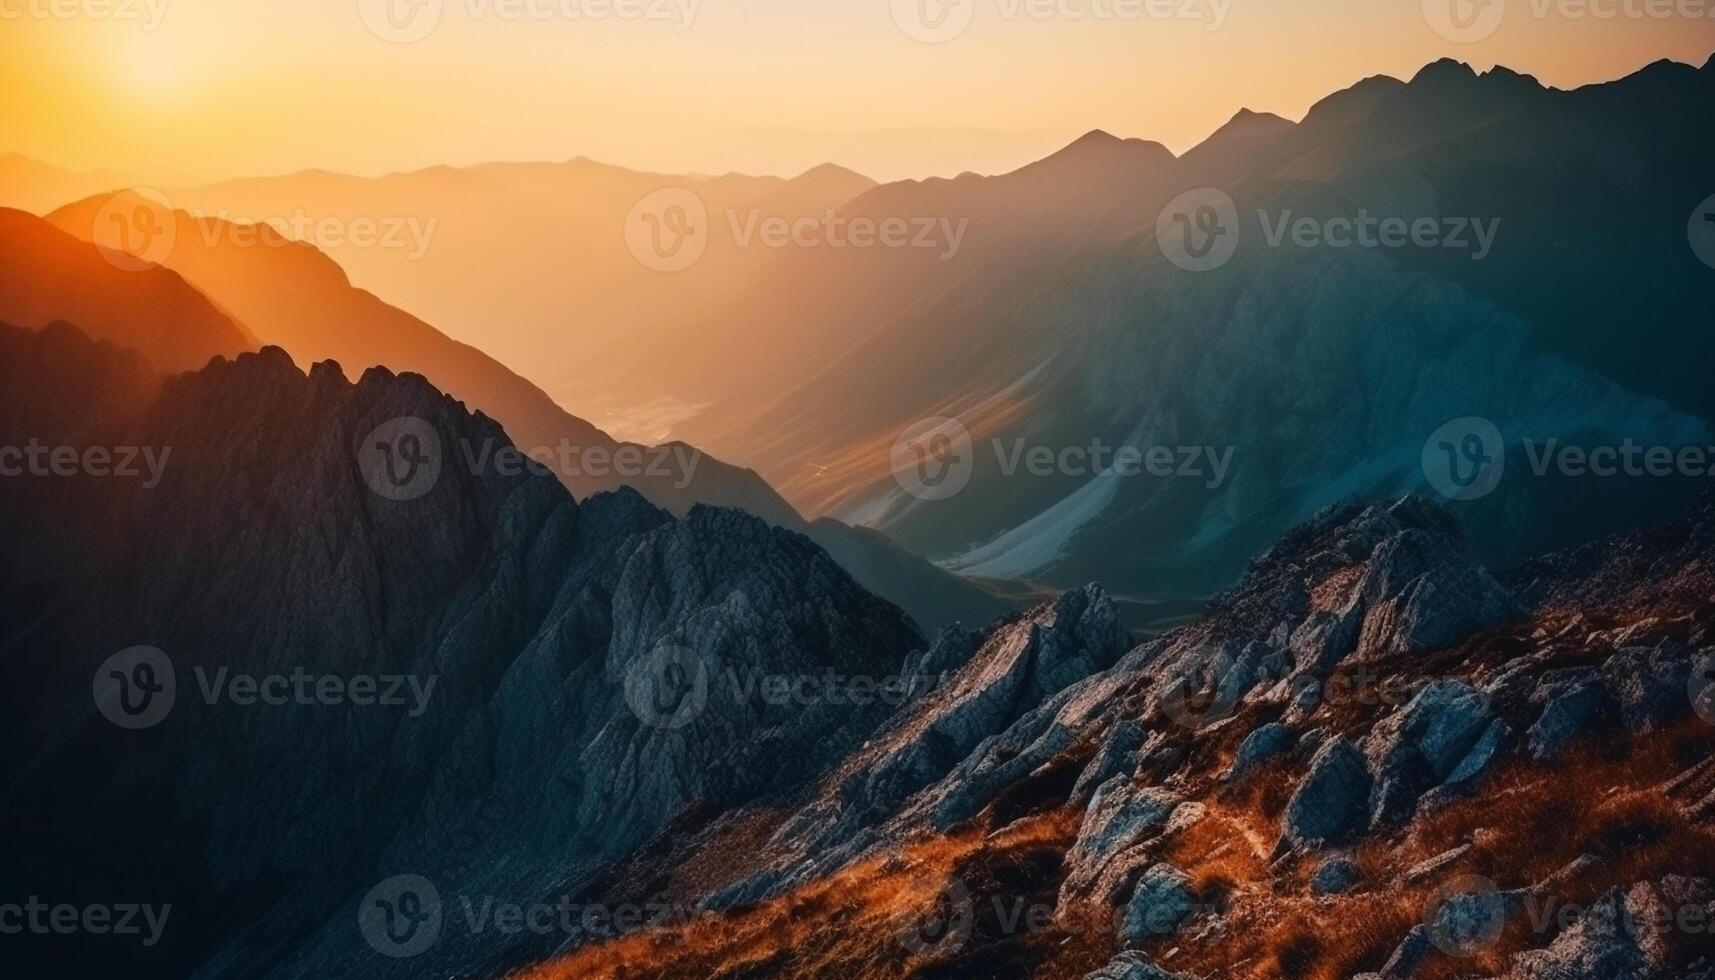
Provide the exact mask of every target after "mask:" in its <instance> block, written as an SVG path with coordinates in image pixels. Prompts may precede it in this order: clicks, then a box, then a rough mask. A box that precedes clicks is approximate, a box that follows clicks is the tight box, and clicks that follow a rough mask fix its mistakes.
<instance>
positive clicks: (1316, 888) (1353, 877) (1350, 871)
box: [1310, 854, 1364, 895]
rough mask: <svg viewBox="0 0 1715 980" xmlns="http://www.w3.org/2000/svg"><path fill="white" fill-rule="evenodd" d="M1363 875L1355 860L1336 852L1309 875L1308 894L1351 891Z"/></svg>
mask: <svg viewBox="0 0 1715 980" xmlns="http://www.w3.org/2000/svg"><path fill="white" fill-rule="evenodd" d="M1363 877H1364V873H1363V871H1362V870H1361V869H1360V868H1359V867H1358V863H1357V862H1356V861H1353V860H1352V859H1351V858H1349V857H1347V856H1345V855H1343V854H1336V855H1333V856H1332V857H1329V858H1325V859H1324V860H1323V861H1322V863H1321V864H1319V865H1317V866H1316V872H1315V874H1313V875H1311V876H1310V894H1312V895H1339V894H1341V893H1343V892H1348V891H1351V890H1352V888H1353V887H1355V886H1356V885H1357V883H1358V882H1359V881H1361V880H1363Z"/></svg>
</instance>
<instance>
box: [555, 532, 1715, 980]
mask: <svg viewBox="0 0 1715 980" xmlns="http://www.w3.org/2000/svg"><path fill="white" fill-rule="evenodd" d="M1712 547H1715V499H1710V500H1706V501H1705V502H1704V503H1703V504H1702V505H1701V506H1700V507H1698V508H1697V509H1696V510H1695V511H1694V512H1693V513H1691V514H1689V515H1688V516H1687V517H1685V518H1684V519H1682V520H1680V521H1678V522H1676V523H1673V524H1670V525H1667V526H1664V527H1661V528H1659V529H1656V530H1651V531H1644V532H1636V533H1632V534H1628V535H1623V536H1620V537H1617V538H1614V539H1611V540H1608V541H1606V542H1604V543H1603V544H1602V545H1601V546H1599V547H1592V548H1590V549H1588V550H1586V551H1582V552H1572V553H1562V554H1557V555H1552V556H1549V557H1546V558H1543V559H1541V560H1539V561H1536V562H1533V563H1530V564H1528V565H1526V566H1524V567H1522V568H1521V569H1519V570H1518V571H1517V572H1516V573H1514V574H1509V575H1507V576H1505V577H1503V578H1496V577H1495V576H1494V575H1492V574H1491V573H1490V572H1488V571H1487V570H1486V569H1485V568H1484V567H1483V566H1482V565H1481V564H1480V563H1479V562H1478V561H1476V560H1475V559H1474V558H1473V556H1472V554H1471V551H1470V549H1469V547H1468V546H1467V545H1466V543H1465V541H1464V539H1463V537H1462V535H1461V533H1460V531H1459V528H1458V525H1457V524H1456V523H1455V522H1454V521H1453V520H1452V518H1451V517H1450V516H1449V515H1447V514H1446V513H1445V512H1443V511H1442V510H1440V509H1439V508H1437V507H1435V506H1434V505H1431V504H1429V503H1427V502H1425V501H1423V500H1420V499H1416V498H1404V499H1401V500H1399V501H1397V502H1395V503H1392V504H1377V505H1372V506H1367V507H1360V506H1355V505H1348V506H1342V507H1339V508H1334V509H1330V510H1328V511H1326V512H1324V513H1322V514H1319V515H1317V517H1316V518H1315V519H1314V520H1312V521H1310V522H1308V523H1306V524H1304V525H1301V526H1300V527H1298V528H1296V529H1294V530H1293V531H1292V532H1291V533H1289V534H1288V535H1286V536H1285V537H1284V538H1283V539H1282V540H1281V541H1280V542H1279V543H1278V544H1277V545H1276V546H1275V547H1273V548H1272V549H1270V550H1269V551H1268V552H1267V553H1265V554H1264V555H1262V556H1260V557H1259V558H1258V559H1257V560H1256V561H1255V562H1254V563H1253V565H1252V567H1251V570H1250V572H1249V573H1248V575H1247V576H1246V578H1245V579H1244V581H1243V582H1242V583H1241V584H1240V585H1239V586H1237V587H1235V588H1234V589H1232V590H1230V591H1228V592H1225V593H1223V594H1221V595H1220V596H1219V597H1217V598H1216V599H1215V600H1214V601H1213V602H1212V603H1211V604H1210V606H1209V608H1208V610H1207V612H1206V614H1205V615H1204V616H1203V617H1202V618H1201V619H1199V620H1198V621H1197V622H1195V623H1193V624H1191V625H1189V626H1186V627H1184V628H1181V629H1179V630H1176V631H1174V632H1172V633H1169V634H1167V635H1165V636H1163V637H1161V638H1159V639H1156V640H1153V641H1150V642H1148V643H1146V644H1144V645H1142V646H1138V647H1136V648H1133V649H1130V650H1129V651H1128V652H1122V651H1124V647H1125V644H1124V643H1123V642H1116V639H1117V638H1114V637H1112V636H1111V635H1110V634H1109V633H1108V631H1107V630H1106V629H1105V628H1103V627H1102V626H1100V625H1099V624H1100V623H1101V622H1102V620H1103V618H1104V617H1103V614H1102V613H1101V612H1100V610H1101V608H1102V607H1103V605H1104V604H1105V600H1104V599H1103V598H1102V597H1101V594H1100V593H1099V591H1095V590H1090V591H1087V592H1082V593H1074V594H1071V595H1068V596H1067V597H1066V598H1065V599H1063V600H1062V601H1061V603H1060V604H1058V605H1057V606H1054V607H1045V608H1043V609H1041V610H1039V611H1037V612H1036V613H1033V614H1032V615H1031V616H1028V617H1025V618H1024V619H1021V620H1019V621H1017V622H1015V623H1011V624H1007V625H1003V626H1000V627H998V628H997V629H996V630H994V631H993V632H992V633H991V634H989V635H987V636H982V635H958V634H943V636H941V637H940V638H938V639H937V641H936V643H935V644H934V646H932V647H931V649H930V651H929V652H928V653H927V655H926V656H927V658H928V660H929V661H930V662H931V663H935V662H937V661H938V658H944V662H952V663H956V662H958V661H961V660H962V661H964V666H962V667H958V668H956V669H954V670H953V671H952V672H951V673H950V675H949V676H948V677H947V678H946V679H945V680H944V681H942V683H941V684H940V685H939V686H938V688H937V689H936V690H935V691H934V692H933V693H931V694H928V695H926V696H924V697H922V698H921V699H919V700H917V701H915V702H913V703H912V704H911V705H909V706H907V707H906V708H905V709H904V710H903V711H902V712H901V713H900V714H899V715H897V716H896V717H895V718H894V719H893V720H891V721H890V722H889V723H888V724H887V725H885V726H884V727H883V728H882V729H880V730H879V732H878V734H877V736H876V738H874V739H873V740H872V741H871V743H870V744H869V745H867V746H865V748H864V749H863V750H862V751H860V752H858V753H857V754H856V755H854V756H853V757H851V758H850V759H848V760H847V761H846V762H845V763H843V764H841V765H840V766H839V767H838V768H836V769H835V770H834V771H833V773H832V774H831V775H830V776H829V777H828V778H826V779H824V780H823V781H822V784H821V789H820V790H818V791H817V792H816V793H815V794H813V795H812V796H811V797H809V798H808V800H807V802H806V805H805V806H803V807H802V808H801V809H800V810H798V811H797V812H796V813H795V814H793V815H791V816H789V817H787V818H785V819H781V820H778V821H776V822H775V823H774V824H772V826H775V827H777V828H778V829H777V830H775V831H774V832H773V834H772V836H770V837H767V838H765V839H766V840H767V841H768V848H767V850H766V851H765V853H766V854H768V855H770V856H768V857H765V858H764V859H763V860H762V861H760V862H759V861H757V860H755V859H750V860H735V861H729V862H727V866H726V867H724V868H723V869H722V870H723V873H722V874H721V875H718V876H709V875H707V874H704V875H701V876H696V877H692V876H673V875H669V874H663V873H661V870H660V868H659V867H654V866H651V873H652V876H653V877H654V880H655V881H656V882H658V883H659V884H658V885H655V886H651V887H650V888H649V889H640V890H637V891H634V892H628V893H627V894H633V895H651V896H653V897H655V898H657V899H660V900H662V901H668V900H671V901H675V902H683V903H692V904H694V905H695V907H698V908H701V909H702V910H703V912H702V914H701V915H699V916H697V917H694V918H692V919H690V920H689V921H685V922H675V923H670V924H666V925H662V926H660V927H658V928H654V929H640V930H637V931H635V932H634V933H633V934H632V935H629V936H627V937H625V938H622V939H618V940H613V941H609V942H605V943H598V944H594V945H589V946H586V947H584V948H583V949H581V950H578V951H577V952H575V953H572V954H570V955H567V956H565V957H562V958H560V959H558V960H554V961H551V962H549V963H547V964H545V965H544V966H542V967H541V968H539V969H538V970H536V971H532V972H530V973H527V974H526V975H527V976H529V977H532V978H544V980H546V978H562V977H580V978H584V977H628V976H637V975H652V976H665V977H740V976H794V977H819V976H828V977H833V976H840V977H869V976H875V977H880V976H892V977H898V976H906V977H953V976H979V975H980V976H994V977H1055V978H1058V977H1067V978H1078V977H1084V978H1086V980H1207V978H1214V977H1220V978H1223V980H1232V978H1252V977H1255V978H1264V977H1290V978H1294V980H1298V978H1329V980H1334V978H1339V980H1348V978H1351V977H1354V976H1360V975H1361V976H1364V977H1366V978H1368V977H1379V978H1401V980H1403V978H1431V977H1433V978H1443V977H1455V976H1457V977H1476V976H1481V977H1506V978H1509V980H1527V978H1528V980H1546V978H1550V977H1552V978H1556V980H1596V978H1605V977H1616V976H1623V977H1628V978H1639V980H1641V978H1662V980H1666V978H1673V977H1699V978H1702V977H1707V976H1709V975H1711V973H1712V972H1715V960H1712V959H1711V956H1712V954H1715V949H1712V948H1711V946H1710V945H1709V943H1708V936H1707V928H1706V926H1704V925H1703V923H1706V922H1707V921H1708V916H1709V915H1710V913H1712V912H1715V884H1712V880H1715V823H1712V822H1711V821H1712V818H1715V771H1712V770H1711V768H1710V762H1709V757H1710V752H1711V750H1712V749H1715V727H1711V724H1712V722H1711V719H1715V713H1712V712H1711V705H1710V703H1709V700H1708V684H1707V683H1706V682H1702V681H1700V679H1701V678H1702V676H1703V673H1704V672H1706V671H1707V670H1708V669H1709V664H1710V663H1711V662H1712V660H1715V633H1712V632H1711V629H1712V627H1715V615H1712V611H1711V607H1710V597H1711V596H1712V595H1715V579H1712V578H1711V574H1710V569H1711V565H1710V560H1711V558H1712V557H1715V552H1712V551H1711V548H1712ZM1116 658H1117V659H1116ZM1037 679H1040V680H1037ZM741 832H742V833H744V834H747V835H748V834H754V832H755V831H754V830H752V829H748V828H746V827H745V826H744V824H743V823H742V821H734V822H733V823H732V824H731V825H728V826H726V827H719V826H717V827H715V828H712V829H710V830H708V831H705V832H704V835H703V836H702V837H701V838H699V839H698V840H697V841H696V843H695V844H694V845H685V847H686V853H695V852H696V851H697V850H698V849H700V848H717V849H718V848H719V847H721V846H722V843H723V841H724V840H726V839H729V838H730V836H731V835H736V834H739V833H741ZM639 900H641V898H639Z"/></svg>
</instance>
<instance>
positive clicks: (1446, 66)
mask: <svg viewBox="0 0 1715 980" xmlns="http://www.w3.org/2000/svg"><path fill="white" fill-rule="evenodd" d="M1476 77H1477V71H1476V69H1474V68H1472V67H1471V66H1470V65H1468V64H1466V63H1465V62H1463V61H1460V60H1458V59H1457V58H1441V59H1438V60H1436V61H1432V62H1430V63H1429V64H1427V65H1424V66H1423V68H1422V69H1421V70H1419V71H1418V73H1417V74H1416V75H1413V76H1412V77H1411V84H1413V85H1416V84H1417V83H1419V82H1428V81H1441V80H1446V79H1459V80H1465V79H1472V78H1476Z"/></svg>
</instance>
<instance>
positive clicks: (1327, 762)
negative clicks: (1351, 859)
mask: <svg viewBox="0 0 1715 980" xmlns="http://www.w3.org/2000/svg"><path fill="white" fill-rule="evenodd" d="M1369 798H1370V774H1369V770H1367V769H1366V768H1364V757H1363V756H1362V755H1361V754H1360V753H1359V752H1358V750H1357V748H1356V747H1354V746H1353V745H1352V743H1351V742H1349V741H1347V740H1346V739H1344V738H1339V737H1335V738H1332V739H1329V740H1328V741H1327V742H1326V743H1324V744H1323V746H1322V748H1320V749H1318V750H1317V752H1316V755H1315V757H1314V758H1312V759H1311V760H1310V771H1309V772H1308V773H1307V774H1306V775H1305V777H1304V781H1303V782H1302V783H1300V784H1299V786H1298V789H1297V790H1296V791H1295V792H1294V793H1293V794H1292V799H1291V800H1289V801H1288V802H1287V804H1286V817H1285V824H1284V826H1283V827H1282V828H1281V846H1282V847H1283V848H1316V847H1325V846H1329V845H1333V844H1339V843H1342V842H1344V841H1346V840H1347V839H1349V838H1350V837H1351V836H1352V835H1353V833H1354V832H1356V831H1357V830H1358V829H1359V828H1361V827H1362V826H1363V825H1364V820H1365V816H1366V814H1367V813H1368V808H1369Z"/></svg>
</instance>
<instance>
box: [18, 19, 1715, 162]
mask: <svg viewBox="0 0 1715 980" xmlns="http://www.w3.org/2000/svg"><path fill="white" fill-rule="evenodd" d="M947 2H948V3H949V4H950V5H944V0H700V2H699V0H242V2H241V0H0V120H4V126H3V127H0V152H6V151H15V152H20V153H23V154H25V155H27V156H31V157H35V158H37V159H40V160H44V161H46V162H49V163H53V164H56V165H59V166H65V167H71V168H75V169H94V168H101V167H115V168H120V169H121V170H125V171H129V172H137V171H141V172H144V173H150V174H160V173H163V172H166V173H185V174H194V175H197V176H201V177H205V178H209V179H216V178H224V177H230V176H239V175H253V174H270V173H281V172H286V171H291V170H296V169H301V168H308V167H321V168H325V169H331V170H342V171H348V172H355V173H381V172H385V171H388V170H397V169H411V168H416V167H423V166H430V165H434V164H439V163H450V164H463V163H474V162H479V161H484V160H497V159H565V158H569V157H573V156H580V155H582V156H590V157H594V158H596V159H600V160H604V161H607V162H612V163H619V164H624V165H629V166H635V167H639V168H647V169H659V170H673V171H678V170H693V171H701V172H721V171H727V170H734V169H737V170H745V171H750V172H777V173H795V172H797V171H800V170H803V169H805V168H807V167H808V166H810V165H813V164H814V163H817V162H820V161H822V160H829V159H831V160H833V161H835V162H840V163H845V164H847V165H850V166H853V167H855V168H856V169H859V170H864V171H865V172H868V173H870V174H871V176H875V177H878V178H882V179H894V178H899V177H906V176H923V175H927V174H932V173H940V174H953V173H957V172H959V171H961V170H966V169H971V170H978V171H993V170H999V169H1004V168H1006V167H1009V166H1013V165H1017V164H1019V163H1022V162H1024V161H1026V160H1028V159H1030V158H1033V157H1036V156H1040V155H1042V153H1043V152H1046V151H1047V150H1049V149H1051V148H1053V147H1054V146H1056V145H1058V144H1060V143H1064V142H1066V141H1067V140H1069V139H1070V138H1072V137H1074V136H1076V135H1077V134H1079V133H1082V132H1084V131H1087V130H1089V129H1094V128H1102V129H1106V130H1109V131H1110V132H1114V133H1116V134H1119V135H1123V136H1141V137H1145V138H1148V139H1155V140H1159V141H1161V142H1163V143H1165V144H1167V146H1168V147H1169V148H1171V149H1173V150H1175V151H1180V150H1183V149H1185V148H1187V147H1189V146H1191V145H1193V144H1195V142H1196V141H1198V140H1199V139H1201V138H1202V137H1204V136H1206V135H1207V134H1208V133H1209V132H1210V131H1211V130H1212V129H1214V128H1215V127H1216V126H1218V125H1220V124H1221V123H1222V122H1223V121H1225V120H1226V119H1227V118H1228V117H1230V116H1231V115H1232V113H1233V112H1234V111H1235V110H1237V109H1238V108H1240V107H1241V106H1243V107H1249V108H1252V109H1256V110H1262V111H1273V112H1278V113H1280V114H1282V115H1285V116H1288V117H1290V118H1298V117H1299V116H1301V115H1302V114H1303V112H1304V110H1305V109H1306V108H1307V107H1308V106H1309V105H1310V104H1311V103H1312V102H1314V101H1315V100H1316V99H1317V98H1319V97H1321V96H1323V95H1325V94H1327V93H1329V92H1331V91H1333V90H1335V89H1338V88H1341V87H1344V86H1346V85H1348V84H1350V83H1352V82H1353V81H1355V80H1357V79H1359V78H1361V77H1364V76H1367V75H1372V74H1377V73H1386V74H1392V75H1400V76H1409V75H1410V74H1411V73H1412V72H1414V71H1415V70H1416V69H1417V68H1418V67H1421V66H1422V65H1423V64H1424V63H1426V62H1428V61H1431V60H1434V59H1435V58H1438V57H1443V56H1452V57H1457V58H1459V59H1461V60H1465V61H1469V62H1471V63H1472V64H1473V65H1475V66H1476V67H1478V68H1486V67H1488V66H1490V65H1493V64H1496V63H1502V64H1506V65H1509V66H1511V67H1514V68H1516V69H1518V70H1521V71H1526V72H1529V73H1531V74H1535V75H1536V76H1537V77H1539V78H1541V79H1542V80H1543V81H1544V82H1546V83H1549V84H1553V85H1559V86H1571V85H1577V84H1581V83H1584V82H1589V81H1596V80H1604V79H1608V78H1612V77H1616V76H1618V75H1622V74H1625V73H1626V72H1628V71H1631V70H1634V69H1636V68H1637V67H1639V66H1641V65H1643V64H1645V63H1647V62H1649V61H1652V60H1655V59H1657V58H1663V57H1666V58H1673V59H1676V60H1681V61H1688V62H1693V63H1695V64H1702V63H1703V62H1704V61H1705V60H1707V59H1708V57H1709V55H1710V53H1711V51H1715V16H1710V15H1711V13H1712V12H1715V0H1553V2H1550V0H1487V2H1489V3H1491V4H1496V5H1497V6H1495V7H1493V8H1488V9H1489V10H1493V11H1498V12H1499V22H1498V24H1496V23H1494V22H1493V21H1489V22H1485V21H1483V20H1482V18H1483V17H1484V16H1493V14H1490V13H1488V12H1487V11H1486V9H1485V8H1483V7H1480V6H1479V7H1472V6H1470V5H1469V4H1470V2H1471V0H947ZM1449 3H1456V4H1459V5H1460V9H1461V12H1462V13H1463V14H1465V15H1466V16H1467V21H1465V22H1463V23H1470V24H1472V25H1474V26H1473V27H1472V28H1471V29H1472V30H1474V31H1476V32H1477V33H1480V34H1486V35H1487V36H1486V37H1483V38H1482V39H1481V40H1476V41H1474V42H1470V43H1460V42H1459V41H1457V40H1452V39H1449V38H1448V37H1445V36H1443V35H1442V34H1440V33H1437V31H1436V30H1435V29H1434V28H1433V27H1432V26H1431V21H1432V20H1435V19H1436V17H1435V16H1434V14H1435V9H1436V7H1437V5H1438V4H1440V5H1441V6H1442V7H1443V8H1444V7H1445V6H1446V4H1449ZM1502 3H1504V7H1503V6H1498V5H1499V4H1502ZM388 4H392V5H393V6H392V8H391V9H389V8H388V6H387V5H388ZM1426 8H1428V9H1429V10H1430V11H1431V16H1426V13H1425V10H1426ZM1596 11H1602V12H1607V13H1610V14H1612V16H1609V17H1605V18H1601V19H1598V18H1597V17H1596V16H1595V12H1596ZM1651 11H1654V12H1655V13H1657V14H1660V13H1663V12H1665V13H1667V14H1668V15H1667V16H1649V14H1650V12H1651ZM1580 12H1582V15H1581V16H1580V15H1578V14H1579V13H1580ZM1698 13H1700V14H1701V16H1691V15H1693V14H1698ZM389 14H391V18H389ZM967 21H968V24H967ZM1442 21H1443V23H1444V24H1445V23H1448V22H1447V21H1446V19H1445V17H1442ZM370 24H374V25H376V27H375V28H374V29H372V28H371V27H370V26H369V25H370ZM902 24H903V25H905V26H903V27H902V26H901V25H902ZM937 25H938V26H937ZM961 27H962V28H963V29H962V30H961V29H960V28H961ZM425 31H426V33H425V36H422V37H421V38H418V39H414V40H413V39H411V38H412V37H414V35H415V34H418V33H424V32H425ZM937 31H940V32H941V33H942V34H951V36H950V38H949V39H946V40H942V41H941V42H940V43H927V42H926V41H925V40H922V39H920V38H924V37H934V36H935V34H936V32H937ZM1491 31H1492V33H1491ZM378 35H387V36H390V37H392V39H391V40H389V39H385V38H384V37H383V36H378Z"/></svg>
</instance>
